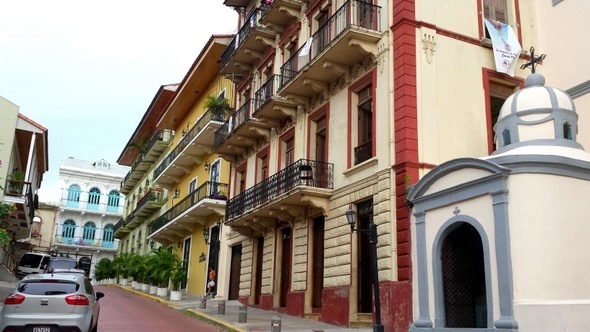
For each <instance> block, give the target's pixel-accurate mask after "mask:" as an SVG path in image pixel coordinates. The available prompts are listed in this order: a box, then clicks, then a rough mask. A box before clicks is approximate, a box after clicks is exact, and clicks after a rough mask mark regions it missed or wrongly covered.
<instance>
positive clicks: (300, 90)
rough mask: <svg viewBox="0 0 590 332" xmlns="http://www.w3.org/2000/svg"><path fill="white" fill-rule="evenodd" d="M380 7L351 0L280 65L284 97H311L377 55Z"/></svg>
mask: <svg viewBox="0 0 590 332" xmlns="http://www.w3.org/2000/svg"><path fill="white" fill-rule="evenodd" d="M380 16H381V7H379V6H376V5H373V4H370V3H367V2H362V1H358V0H349V1H347V2H346V3H344V5H342V7H340V8H339V9H338V10H337V11H336V12H335V13H334V15H332V16H331V17H330V18H329V19H328V21H327V22H326V23H325V24H324V25H322V26H321V27H320V28H319V29H318V31H316V33H314V34H313V36H311V38H310V39H309V40H308V41H307V42H306V43H305V44H304V45H303V46H302V47H301V48H300V49H299V50H297V51H296V52H295V53H294V54H293V55H292V56H291V57H290V58H289V59H288V60H287V61H286V62H285V63H284V64H283V66H282V67H281V76H282V77H283V80H282V82H281V87H280V90H279V93H280V94H281V95H282V96H285V97H289V96H304V97H311V96H313V95H315V94H317V93H318V92H320V91H323V90H325V89H328V87H329V85H330V83H332V82H335V81H337V80H338V78H340V77H342V76H347V75H349V74H350V71H351V67H352V66H354V65H356V64H357V63H358V62H359V61H360V60H361V59H363V58H364V57H365V56H367V55H369V54H373V55H374V56H376V55H377V53H378V50H377V46H378V42H379V40H380V39H381V22H380Z"/></svg>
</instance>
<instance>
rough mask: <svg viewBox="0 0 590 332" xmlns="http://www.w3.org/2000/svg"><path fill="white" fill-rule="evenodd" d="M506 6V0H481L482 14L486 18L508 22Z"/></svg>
mask: <svg viewBox="0 0 590 332" xmlns="http://www.w3.org/2000/svg"><path fill="white" fill-rule="evenodd" d="M507 8H508V5H507V4H506V0H483V15H484V17H485V18H487V19H488V20H494V21H500V22H503V23H508V21H507V20H506V17H507V16H506V12H507Z"/></svg>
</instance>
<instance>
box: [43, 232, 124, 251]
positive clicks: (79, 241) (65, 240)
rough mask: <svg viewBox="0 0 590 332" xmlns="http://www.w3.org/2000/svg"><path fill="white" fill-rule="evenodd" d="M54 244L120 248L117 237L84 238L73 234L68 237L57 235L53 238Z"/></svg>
mask: <svg viewBox="0 0 590 332" xmlns="http://www.w3.org/2000/svg"><path fill="white" fill-rule="evenodd" d="M53 244H54V245H57V246H60V247H65V248H80V247H85V248H92V249H106V250H114V251H116V250H117V249H118V241H116V240H115V239H113V238H111V239H93V238H90V239H89V238H84V237H80V236H73V237H67V236H62V235H57V236H56V237H55V239H54V240H53Z"/></svg>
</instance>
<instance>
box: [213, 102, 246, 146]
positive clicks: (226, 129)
mask: <svg viewBox="0 0 590 332" xmlns="http://www.w3.org/2000/svg"><path fill="white" fill-rule="evenodd" d="M253 103H254V99H248V101H246V103H245V104H244V105H242V106H241V107H240V108H239V109H238V110H237V111H236V112H235V113H233V114H232V115H231V116H230V117H229V119H228V120H227V121H226V122H225V123H224V124H223V125H222V126H221V127H220V128H219V129H217V131H216V132H215V138H214V139H213V150H216V149H217V148H218V147H220V146H221V145H222V144H223V142H224V141H225V139H226V138H227V137H228V136H230V135H231V134H232V132H233V131H235V130H236V129H238V128H240V126H241V125H242V124H244V123H245V122H246V121H248V120H250V119H251V117H252V108H253V106H252V104H253Z"/></svg>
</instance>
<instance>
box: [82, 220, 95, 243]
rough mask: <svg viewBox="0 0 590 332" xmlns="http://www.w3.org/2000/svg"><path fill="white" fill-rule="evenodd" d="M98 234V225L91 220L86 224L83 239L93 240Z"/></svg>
mask: <svg viewBox="0 0 590 332" xmlns="http://www.w3.org/2000/svg"><path fill="white" fill-rule="evenodd" d="M95 235H96V225H95V224H94V223H93V222H92V221H89V222H87V223H86V224H85V225H84V234H83V236H82V239H83V240H87V241H92V240H94V236H95Z"/></svg>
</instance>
